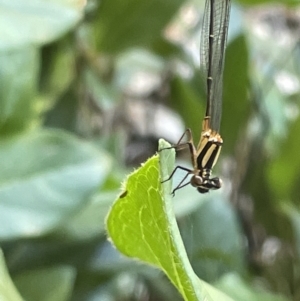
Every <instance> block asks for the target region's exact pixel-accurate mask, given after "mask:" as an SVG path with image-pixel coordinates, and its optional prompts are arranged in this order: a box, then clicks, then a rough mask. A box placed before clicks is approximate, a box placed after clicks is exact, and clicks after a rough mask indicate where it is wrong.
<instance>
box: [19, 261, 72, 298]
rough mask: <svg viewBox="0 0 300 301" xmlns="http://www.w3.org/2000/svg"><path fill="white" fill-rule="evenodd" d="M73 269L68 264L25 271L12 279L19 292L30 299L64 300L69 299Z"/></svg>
mask: <svg viewBox="0 0 300 301" xmlns="http://www.w3.org/2000/svg"><path fill="white" fill-rule="evenodd" d="M75 274H76V273H75V270H74V269H73V268H71V267H68V266H60V267H54V268H48V269H40V270H32V271H26V272H24V273H22V274H20V275H18V276H17V277H16V278H15V279H14V281H15V283H16V286H17V288H18V289H19V291H20V293H21V294H22V296H24V298H25V299H26V300H30V301H66V300H69V299H70V296H71V293H72V290H73V285H74V280H75Z"/></svg>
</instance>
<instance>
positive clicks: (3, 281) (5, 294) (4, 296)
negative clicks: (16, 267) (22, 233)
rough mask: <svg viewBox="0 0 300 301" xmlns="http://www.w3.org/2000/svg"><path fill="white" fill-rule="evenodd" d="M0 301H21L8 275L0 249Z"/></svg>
mask: <svg viewBox="0 0 300 301" xmlns="http://www.w3.org/2000/svg"><path fill="white" fill-rule="evenodd" d="M0 300H1V301H23V299H22V297H21V296H20V294H19V293H18V291H17V290H16V288H15V286H14V284H13V282H12V281H11V279H10V276H9V274H8V271H7V268H6V265H5V260H4V256H3V253H2V250H1V249H0Z"/></svg>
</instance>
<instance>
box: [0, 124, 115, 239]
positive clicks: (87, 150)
mask: <svg viewBox="0 0 300 301" xmlns="http://www.w3.org/2000/svg"><path fill="white" fill-rule="evenodd" d="M109 168H110V160H109V158H108V157H107V156H106V155H105V154H101V153H100V152H98V151H97V150H96V149H94V148H93V147H91V146H90V145H89V144H87V143H83V142H81V141H79V140H78V139H75V138H74V137H73V136H71V135H68V134H66V133H64V132H61V131H45V130H44V131H37V132H31V133H28V134H25V135H22V136H16V137H13V138H10V139H3V140H0V170H1V173H0V221H1V227H0V239H13V238H17V237H24V236H25V237H32V236H38V235H42V234H44V233H45V232H48V231H50V230H51V229H53V228H54V227H56V226H57V224H58V223H61V222H62V221H63V220H64V219H65V218H66V217H67V216H70V215H71V214H73V213H74V212H75V211H77V210H79V209H80V208H81V206H82V205H83V204H85V203H86V202H87V201H88V199H89V198H90V197H91V195H92V194H93V193H94V192H95V191H96V189H97V188H98V186H99V184H100V183H101V182H102V181H104V179H105V176H106V174H107V171H108V169H109Z"/></svg>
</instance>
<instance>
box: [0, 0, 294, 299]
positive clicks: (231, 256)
mask: <svg viewBox="0 0 300 301" xmlns="http://www.w3.org/2000/svg"><path fill="white" fill-rule="evenodd" d="M85 2H86V1H84V0H71V1H70V0H48V1H43V0H35V1H33V0H3V1H1V3H0V28H1V32H2V35H1V39H0V40H1V41H0V170H1V175H0V183H1V185H0V221H1V227H0V241H1V249H2V251H1V256H0V257H1V258H0V299H1V300H3V301H15V300H40V301H44V300H45V301H46V300H47V301H51V300H55V301H57V300H74V301H77V300H87V301H92V300H103V301H115V300H118V301H121V300H122V301H125V300H126V301H128V300H150V301H152V300H156V301H159V300H172V301H173V300H182V297H181V296H180V295H179V293H177V291H176V289H175V288H174V287H172V285H171V284H170V283H169V280H168V279H167V278H166V277H165V276H164V275H163V274H162V273H160V272H158V270H156V269H154V268H151V267H148V266H145V265H142V264H140V263H136V262H133V261H131V260H129V259H127V258H125V257H122V256H120V254H119V253H118V252H117V251H116V250H115V249H114V248H113V247H112V245H111V244H110V243H109V242H108V241H107V238H106V235H105V228H104V220H105V216H106V214H107V212H108V210H109V208H110V207H111V205H112V203H113V201H114V199H116V197H117V195H118V194H119V192H120V186H121V184H120V183H121V182H122V181H123V179H124V177H125V175H126V174H127V173H128V171H129V170H130V169H131V167H132V165H133V166H138V165H139V164H140V163H141V162H143V161H145V160H146V158H147V157H150V156H151V155H152V154H154V153H155V150H156V149H157V143H156V141H157V140H158V138H160V137H161V136H165V138H168V139H169V140H170V141H171V142H176V139H178V138H179V136H180V134H179V135H178V137H177V134H176V137H177V138H175V140H174V135H173V134H174V131H175V133H177V132H178V131H179V132H180V131H183V129H184V127H182V126H181V124H182V123H181V122H184V124H185V126H187V127H190V128H191V129H192V130H193V133H194V134H195V139H196V138H197V137H198V136H199V134H200V127H201V119H202V118H203V114H204V108H205V103H204V100H205V96H204V91H203V86H202V81H201V72H200V71H199V62H198V60H199V56H198V49H199V33H200V29H201V18H202V11H203V7H204V1H198V0H197V1H196V0H194V1H190V2H189V1H183V0H181V1H180V0H176V1H174V0H173V1H170V0H168V1H141V0H129V1H123V0H102V1H97V0H88V1H87V2H86V3H85ZM259 4H262V5H259ZM299 9H300V7H299V3H298V1H296V0H290V1H280V2H277V3H276V2H275V1H263V0H256V1H252V0H251V1H250V0H249V1H246V0H239V1H238V0H236V1H233V3H232V13H231V23H230V30H229V40H228V47H227V52H226V63H225V71H224V93H223V95H224V105H223V116H222V124H221V135H222V137H223V139H224V149H223V153H222V155H221V158H220V160H219V162H218V165H217V166H216V170H215V171H214V173H218V174H219V175H220V176H221V177H222V179H223V182H224V185H223V186H224V187H223V188H222V189H221V190H220V191H218V192H213V193H210V194H209V195H204V196H202V195H198V194H197V192H196V191H195V190H194V189H193V188H192V187H186V188H184V189H182V190H181V191H179V192H178V194H177V195H176V196H175V198H174V199H173V204H174V208H175V213H176V216H177V221H178V225H179V229H180V233H181V236H182V238H183V241H184V244H185V248H186V250H187V254H188V256H189V260H190V262H191V264H192V267H193V269H194V271H195V273H196V274H197V275H198V277H199V278H201V279H202V280H204V281H206V282H208V283H211V284H213V285H214V286H215V287H217V288H219V289H220V290H222V291H224V292H226V294H227V295H228V296H230V297H232V298H233V299H234V300H261V301H265V300H295V301H297V300H300V289H299V288H300V274H299V269H300V265H299V254H300V207H299V194H300V190H299V187H300V186H299V181H300V155H299V150H298V144H299V143H298V142H299V141H298V140H299V139H298V137H299V135H300V123H299V122H300V118H299V116H298V115H299V100H300V88H299V86H300V81H299V79H300V49H299V30H300V20H299V14H297V11H298V12H299ZM195 45H196V46H195ZM195 49H197V50H195ZM142 79H143V80H142ZM157 119H158V120H157ZM176 130H177V131H176ZM173 140H174V141H173ZM180 159H181V160H182V161H185V158H184V156H183V157H180ZM188 163H189V162H188V161H187V162H184V163H183V164H188ZM174 181H175V184H176V181H178V178H175V179H174Z"/></svg>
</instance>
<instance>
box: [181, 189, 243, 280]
mask: <svg viewBox="0 0 300 301" xmlns="http://www.w3.org/2000/svg"><path fill="white" fill-rule="evenodd" d="M222 195H224V192H222V191H220V192H217V191H216V192H214V193H211V199H210V200H209V201H206V202H203V203H202V204H201V205H200V206H199V208H198V210H197V211H195V212H194V213H192V214H191V215H189V217H188V218H187V219H186V221H185V223H183V221H182V222H181V227H180V230H181V231H180V232H181V233H182V236H183V237H184V241H185V242H186V245H187V246H190V250H188V254H189V255H190V256H189V257H190V258H192V264H193V267H194V269H195V271H196V273H197V275H199V276H200V277H201V278H203V279H205V280H207V281H209V282H212V281H216V280H217V279H219V278H220V276H221V275H222V274H224V273H228V272H230V271H233V270H234V271H237V272H239V273H243V272H244V271H245V262H244V247H243V236H242V232H241V229H240V227H239V221H238V218H237V216H236V214H235V212H234V210H233V208H232V207H231V205H230V202H229V201H228V200H226V199H224V197H222ZM212 221H214V222H213V223H212ZM224 225H226V227H225V228H224ZM183 226H184V227H183ZM191 229H197V230H196V231H195V230H194V231H191Z"/></svg>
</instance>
